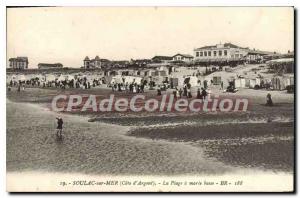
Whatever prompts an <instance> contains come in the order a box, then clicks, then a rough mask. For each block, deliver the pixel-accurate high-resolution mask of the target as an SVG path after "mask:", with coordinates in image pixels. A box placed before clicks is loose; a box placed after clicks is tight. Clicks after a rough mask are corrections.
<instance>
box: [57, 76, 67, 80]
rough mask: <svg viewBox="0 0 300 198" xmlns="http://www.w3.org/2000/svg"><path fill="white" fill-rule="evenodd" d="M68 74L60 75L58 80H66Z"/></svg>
mask: <svg viewBox="0 0 300 198" xmlns="http://www.w3.org/2000/svg"><path fill="white" fill-rule="evenodd" d="M66 78H67V77H66V76H65V75H60V76H59V77H58V79H57V80H58V81H64V80H66Z"/></svg>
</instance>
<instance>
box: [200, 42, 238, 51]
mask: <svg viewBox="0 0 300 198" xmlns="http://www.w3.org/2000/svg"><path fill="white" fill-rule="evenodd" d="M223 45H224V47H225V48H242V47H239V46H237V45H234V44H232V43H224V44H223ZM215 48H217V45H208V46H203V47H199V48H196V49H195V50H200V49H215Z"/></svg>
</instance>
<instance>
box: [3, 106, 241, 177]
mask: <svg viewBox="0 0 300 198" xmlns="http://www.w3.org/2000/svg"><path fill="white" fill-rule="evenodd" d="M56 116H57V114H56V113H54V112H50V111H47V109H42V108H41V107H40V106H37V105H32V104H25V103H13V102H10V101H7V171H8V172H15V171H17V172H20V171H21V172H23V171H42V172H64V173H88V174H117V175H119V174H125V175H161V174H163V175H174V174H176V175H181V174H185V175H189V174H205V175H214V174H218V175H219V174H224V173H226V172H234V171H235V170H234V169H232V168H231V167H230V166H226V165H224V164H223V163H221V162H217V161H215V160H210V159H207V158H205V157H204V155H203V150H201V149H199V148H196V147H193V146H191V145H185V144H182V143H172V142H167V141H164V140H158V141H153V140H147V139H137V138H132V137H128V136H126V135H124V134H125V133H126V131H128V129H129V128H128V127H124V126H117V125H108V124H104V123H98V122H95V123H90V122H87V118H86V117H80V116H72V115H62V117H63V118H64V123H65V124H64V128H65V129H64V137H63V139H62V140H59V139H57V138H56V136H55V127H56V122H55V117H56Z"/></svg>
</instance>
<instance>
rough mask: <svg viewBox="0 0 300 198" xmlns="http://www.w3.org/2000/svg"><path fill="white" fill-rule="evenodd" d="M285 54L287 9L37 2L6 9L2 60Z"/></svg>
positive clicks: (290, 24) (290, 30) (289, 40)
mask: <svg viewBox="0 0 300 198" xmlns="http://www.w3.org/2000/svg"><path fill="white" fill-rule="evenodd" d="M225 42H231V43H233V44H236V45H239V46H241V47H250V48H255V49H260V50H266V51H277V52H280V53H286V52H287V51H288V50H291V51H293V49H294V10H293V8H292V7H36V8H28V7H27V8H8V9H7V62H8V59H9V58H11V57H17V56H27V57H28V58H29V68H37V64H38V63H58V62H59V63H62V64H63V65H64V67H81V66H82V65H83V59H84V58H85V56H89V57H90V58H95V56H96V55H98V56H99V57H100V58H106V59H110V60H130V59H131V58H132V59H139V58H152V57H153V56H155V55H165V56H173V55H175V54H176V53H185V54H191V55H193V49H194V48H198V47H202V46H204V45H215V44H218V43H225Z"/></svg>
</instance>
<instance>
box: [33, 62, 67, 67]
mask: <svg viewBox="0 0 300 198" xmlns="http://www.w3.org/2000/svg"><path fill="white" fill-rule="evenodd" d="M40 66H43V67H63V65H62V64H61V63H39V64H38V67H40Z"/></svg>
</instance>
